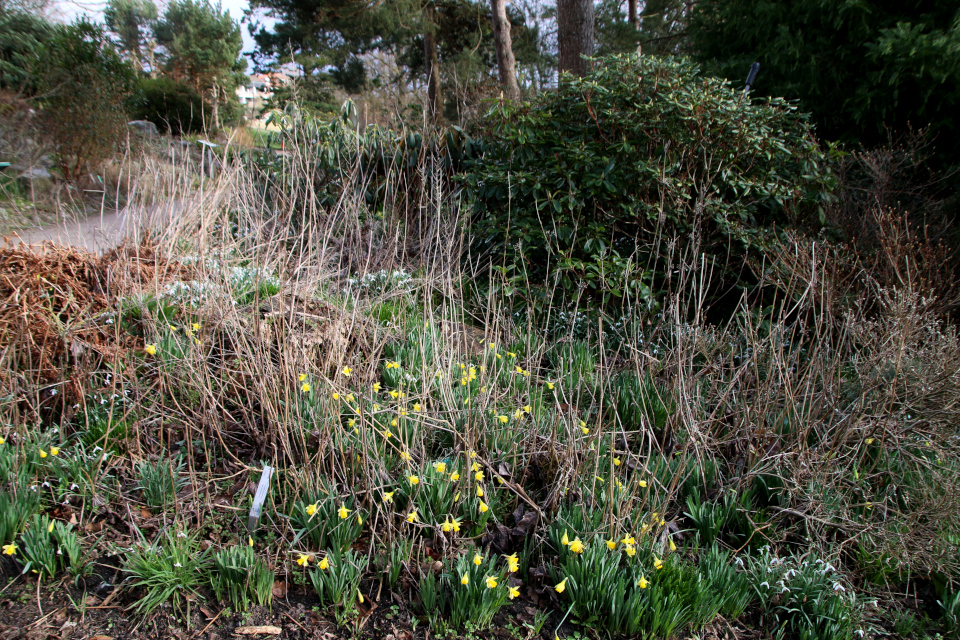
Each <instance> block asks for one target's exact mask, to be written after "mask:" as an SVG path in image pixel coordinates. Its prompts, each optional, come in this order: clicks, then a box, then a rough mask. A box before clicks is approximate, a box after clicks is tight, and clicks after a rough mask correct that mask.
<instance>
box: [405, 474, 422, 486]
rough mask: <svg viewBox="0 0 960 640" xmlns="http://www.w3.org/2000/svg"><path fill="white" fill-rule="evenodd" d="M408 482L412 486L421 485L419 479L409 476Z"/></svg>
mask: <svg viewBox="0 0 960 640" xmlns="http://www.w3.org/2000/svg"><path fill="white" fill-rule="evenodd" d="M407 480H409V481H410V484H414V485H416V484H420V478H418V477H417V476H409V477H408V478H407Z"/></svg>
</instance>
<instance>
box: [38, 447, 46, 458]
mask: <svg viewBox="0 0 960 640" xmlns="http://www.w3.org/2000/svg"><path fill="white" fill-rule="evenodd" d="M40 457H41V458H46V457H47V452H46V451H44V450H43V449H40Z"/></svg>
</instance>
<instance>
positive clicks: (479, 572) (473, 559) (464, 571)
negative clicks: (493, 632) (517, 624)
mask: <svg viewBox="0 0 960 640" xmlns="http://www.w3.org/2000/svg"><path fill="white" fill-rule="evenodd" d="M518 569H519V563H518V560H517V558H516V555H513V556H503V557H496V556H491V555H484V554H483V553H482V551H481V550H479V549H475V548H468V549H466V551H465V553H463V554H461V555H459V556H457V558H456V559H454V560H448V561H447V563H446V564H445V572H444V574H443V577H442V580H441V581H440V584H439V585H438V591H437V595H436V600H437V606H438V607H439V609H440V610H441V611H442V612H443V613H444V615H445V616H446V617H447V618H448V620H449V622H450V625H451V626H452V627H453V628H455V629H460V628H463V626H464V625H465V624H466V623H471V624H472V625H474V626H475V627H476V628H477V629H479V630H482V629H486V628H487V627H489V626H490V623H491V622H492V621H493V617H494V616H495V615H496V613H497V612H498V611H499V610H500V608H501V607H503V605H504V604H506V603H507V602H508V601H509V600H512V599H514V598H516V597H518V596H519V595H520V591H519V589H518V588H517V587H516V586H514V585H513V584H512V583H511V580H510V578H511V576H513V575H514V574H515V573H516V571H517V570H518ZM517 584H519V582H517Z"/></svg>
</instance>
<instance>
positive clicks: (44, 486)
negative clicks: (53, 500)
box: [40, 482, 50, 489]
mask: <svg viewBox="0 0 960 640" xmlns="http://www.w3.org/2000/svg"><path fill="white" fill-rule="evenodd" d="M40 486H41V487H43V488H44V489H49V488H50V483H49V482H44V483H43V484H42V485H40Z"/></svg>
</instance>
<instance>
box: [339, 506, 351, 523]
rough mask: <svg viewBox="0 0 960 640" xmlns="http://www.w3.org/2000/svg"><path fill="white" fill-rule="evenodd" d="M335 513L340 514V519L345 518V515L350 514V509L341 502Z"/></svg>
mask: <svg viewBox="0 0 960 640" xmlns="http://www.w3.org/2000/svg"><path fill="white" fill-rule="evenodd" d="M337 515H338V516H340V519H341V520H346V519H347V516H349V515H350V509H347V505H345V504H341V505H340V508H339V509H337Z"/></svg>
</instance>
